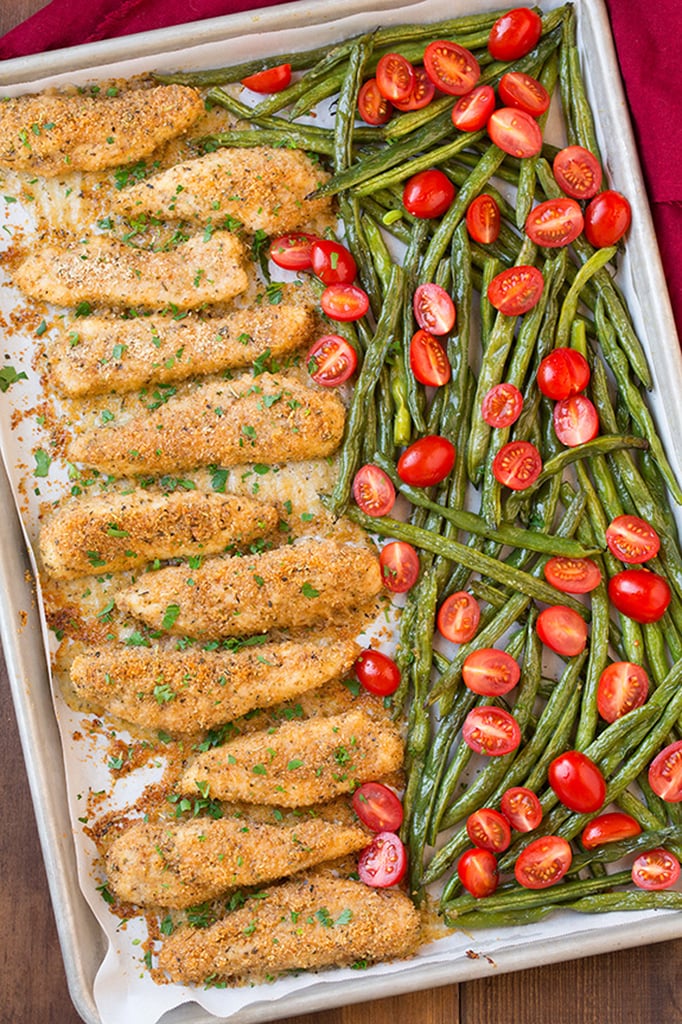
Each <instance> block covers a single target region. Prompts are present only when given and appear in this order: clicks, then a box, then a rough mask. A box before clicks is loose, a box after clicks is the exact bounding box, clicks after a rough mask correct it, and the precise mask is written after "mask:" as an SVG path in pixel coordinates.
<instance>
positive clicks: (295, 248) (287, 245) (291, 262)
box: [268, 231, 318, 270]
mask: <svg viewBox="0 0 682 1024" xmlns="http://www.w3.org/2000/svg"><path fill="white" fill-rule="evenodd" d="M317 241H318V239H317V236H316V235H308V234H306V233H305V231H291V232H289V234H287V235H278V236H277V238H273V239H272V241H271V242H270V248H269V249H268V256H269V257H270V259H271V260H272V262H273V263H276V264H277V266H278V267H283V268H284V269H285V270H310V269H311V268H312V265H313V257H312V248H313V242H317Z"/></svg>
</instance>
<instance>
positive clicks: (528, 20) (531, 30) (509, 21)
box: [488, 7, 542, 61]
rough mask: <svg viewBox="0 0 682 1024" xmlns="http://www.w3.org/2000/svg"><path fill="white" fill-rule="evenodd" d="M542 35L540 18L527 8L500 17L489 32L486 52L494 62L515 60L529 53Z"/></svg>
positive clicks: (535, 12) (515, 9) (514, 10)
mask: <svg viewBox="0 0 682 1024" xmlns="http://www.w3.org/2000/svg"><path fill="white" fill-rule="evenodd" d="M541 35H542V18H541V17H540V15H539V14H538V13H537V11H533V10H531V9H530V8H529V7H515V8H514V9H513V10H511V11H507V12H506V13H505V14H503V15H501V16H500V17H499V18H498V19H497V21H496V22H495V24H494V25H493V27H492V28H491V30H490V36H489V38H488V51H489V53H490V56H491V57H494V59H495V60H504V61H509V60H517V59H518V58H519V57H523V56H524V55H525V54H526V53H529V52H530V51H531V50H532V49H533V47H534V46H535V44H536V43H537V41H538V39H539V38H540V36H541Z"/></svg>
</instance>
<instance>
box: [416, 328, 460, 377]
mask: <svg viewBox="0 0 682 1024" xmlns="http://www.w3.org/2000/svg"><path fill="white" fill-rule="evenodd" d="M410 368H411V370H412V373H413V374H414V375H415V377H416V378H417V380H418V381H419V382H420V383H421V384H429V385H431V387H434V388H438V387H441V385H443V384H447V382H448V381H449V380H450V378H451V377H452V367H451V366H450V363H449V362H448V356H447V352H446V351H445V349H444V348H443V346H442V345H441V343H440V342H439V340H438V338H435V337H434V336H433V334H429V332H428V331H423V330H422V329H421V328H420V329H419V330H418V331H417V332H416V333H415V334H413V335H412V340H411V341H410Z"/></svg>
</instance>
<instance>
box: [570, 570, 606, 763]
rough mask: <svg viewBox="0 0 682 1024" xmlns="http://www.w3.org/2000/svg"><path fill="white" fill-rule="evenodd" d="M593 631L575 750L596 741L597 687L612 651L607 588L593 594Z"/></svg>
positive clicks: (598, 588) (602, 586)
mask: <svg viewBox="0 0 682 1024" xmlns="http://www.w3.org/2000/svg"><path fill="white" fill-rule="evenodd" d="M591 598H592V600H591V605H592V631H591V636H590V655H589V658H588V662H587V672H586V680H585V689H584V690H583V697H582V702H581V707H580V720H579V722H578V728H577V731H576V736H575V749H576V750H583V749H584V748H585V747H586V746H587V745H588V744H589V743H591V742H592V740H593V739H594V736H595V733H596V731H597V723H598V721H599V713H598V711H597V687H598V685H599V678H600V676H601V674H602V672H603V671H604V669H605V668H606V665H607V662H608V652H609V608H610V606H609V598H608V594H607V592H606V586H605V584H604V583H603V582H601V583H600V584H599V586H598V587H596V588H595V590H593V591H592V595H591Z"/></svg>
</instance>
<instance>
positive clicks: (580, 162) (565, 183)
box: [552, 146, 602, 199]
mask: <svg viewBox="0 0 682 1024" xmlns="http://www.w3.org/2000/svg"><path fill="white" fill-rule="evenodd" d="M552 169H553V170H554V177H555V178H556V182H557V185H558V186H559V188H560V189H563V191H564V192H565V193H566V195H567V196H572V198H573V199H590V198H591V197H592V196H594V195H596V194H597V192H598V191H599V189H600V188H601V179H602V172H601V167H600V166H599V161H598V160H597V158H596V156H595V155H594V154H593V153H590V151H589V149H584V148H583V147H582V146H566V147H565V149H560V150H559V152H558V153H557V155H556V156H555V157H554V163H553V164H552Z"/></svg>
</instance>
